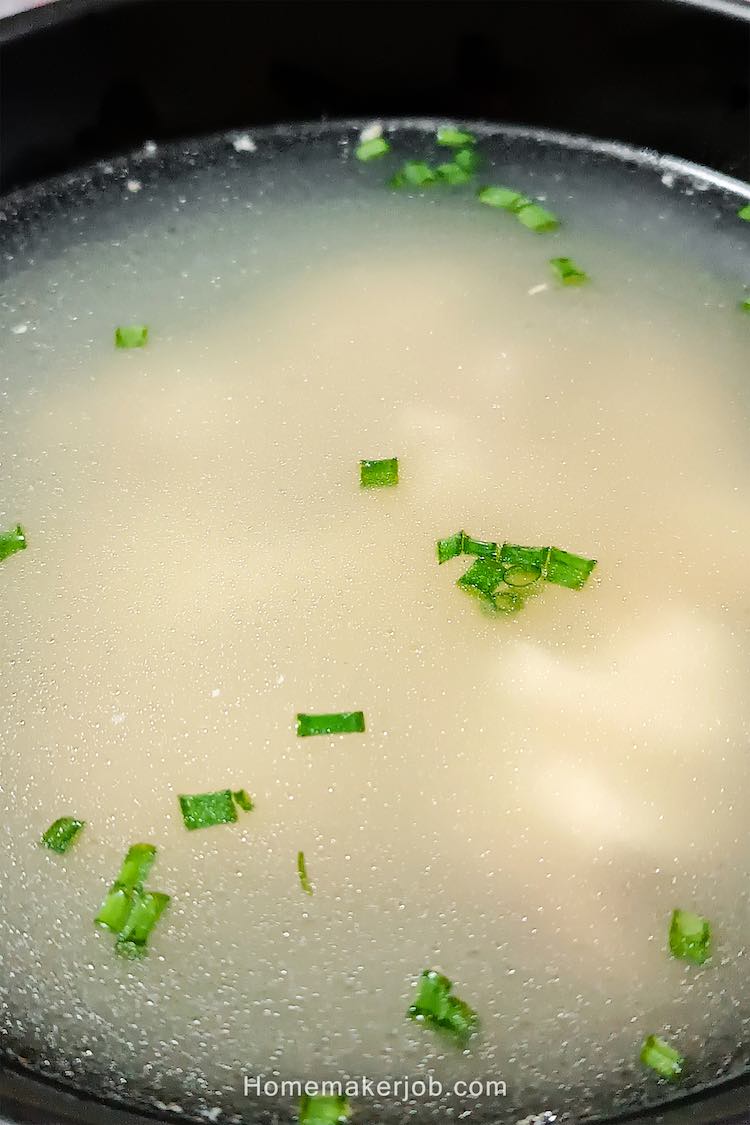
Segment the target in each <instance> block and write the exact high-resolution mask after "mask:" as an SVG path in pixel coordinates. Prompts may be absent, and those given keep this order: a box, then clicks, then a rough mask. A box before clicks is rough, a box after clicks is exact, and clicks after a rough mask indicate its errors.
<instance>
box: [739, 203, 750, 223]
mask: <svg viewBox="0 0 750 1125" xmlns="http://www.w3.org/2000/svg"><path fill="white" fill-rule="evenodd" d="M737 216H738V218H740V219H744V220H745V222H746V223H750V203H747V204H746V205H745V206H744V207H740V209H739V211H738V212H737Z"/></svg>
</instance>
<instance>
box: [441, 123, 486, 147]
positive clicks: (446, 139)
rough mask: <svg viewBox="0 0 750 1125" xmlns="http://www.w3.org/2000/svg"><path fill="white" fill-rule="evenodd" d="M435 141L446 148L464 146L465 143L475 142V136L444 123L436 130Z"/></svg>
mask: <svg viewBox="0 0 750 1125" xmlns="http://www.w3.org/2000/svg"><path fill="white" fill-rule="evenodd" d="M437 143H438V144H439V145H445V146H446V147H447V148H464V147H465V146H466V145H474V144H476V143H477V138H476V137H475V136H474V134H473V133H464V132H462V131H461V130H460V129H453V128H452V127H451V126H450V125H444V126H443V127H442V128H441V129H438V131H437Z"/></svg>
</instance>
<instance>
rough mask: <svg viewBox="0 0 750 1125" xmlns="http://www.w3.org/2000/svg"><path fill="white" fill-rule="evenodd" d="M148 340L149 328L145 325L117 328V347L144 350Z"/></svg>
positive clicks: (127, 325)
mask: <svg viewBox="0 0 750 1125" xmlns="http://www.w3.org/2000/svg"><path fill="white" fill-rule="evenodd" d="M147 340H148V326H147V325H145V324H126V325H123V326H120V327H119V328H115V347H117V348H142V347H143V345H144V344H145V343H146V341H147Z"/></svg>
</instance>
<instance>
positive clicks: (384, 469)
mask: <svg viewBox="0 0 750 1125" xmlns="http://www.w3.org/2000/svg"><path fill="white" fill-rule="evenodd" d="M359 482H360V484H361V485H362V487H363V488H392V487H393V486H394V485H396V484H398V457H386V458H385V459H384V460H382V461H360V463H359Z"/></svg>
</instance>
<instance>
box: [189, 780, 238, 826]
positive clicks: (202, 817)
mask: <svg viewBox="0 0 750 1125" xmlns="http://www.w3.org/2000/svg"><path fill="white" fill-rule="evenodd" d="M177 800H178V801H179V802H180V811H181V813H182V819H183V820H184V821H185V827H186V828H189V829H190V831H191V832H192V831H194V830H195V829H196V828H213V826H214V825H215V824H234V822H235V821H236V819H237V810H236V809H235V807H234V801H233V800H232V792H231V790H230V789H218V790H217V791H216V792H215V793H193V794H191V795H187V796H185V795H183V796H179V797H178V798H177Z"/></svg>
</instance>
